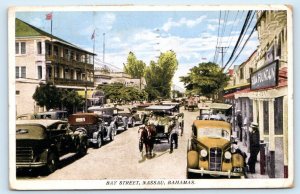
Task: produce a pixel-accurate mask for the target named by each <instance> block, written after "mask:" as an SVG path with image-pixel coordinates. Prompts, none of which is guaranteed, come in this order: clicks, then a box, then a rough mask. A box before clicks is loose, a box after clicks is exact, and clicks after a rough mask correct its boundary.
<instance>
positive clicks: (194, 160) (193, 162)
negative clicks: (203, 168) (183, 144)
mask: <svg viewBox="0 0 300 194" xmlns="http://www.w3.org/2000/svg"><path fill="white" fill-rule="evenodd" d="M198 166H199V154H198V152H196V151H194V150H192V151H189V152H188V153H187V167H188V168H193V169H197V168H198Z"/></svg>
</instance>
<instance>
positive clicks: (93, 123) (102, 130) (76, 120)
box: [68, 113, 115, 148]
mask: <svg viewBox="0 0 300 194" xmlns="http://www.w3.org/2000/svg"><path fill="white" fill-rule="evenodd" d="M68 121H69V124H70V127H71V128H84V129H85V130H86V131H87V138H88V143H89V144H93V145H94V146H95V147H96V148H100V147H101V146H102V144H103V141H112V140H114V135H115V133H114V132H113V130H112V128H107V127H105V123H104V121H103V120H102V119H101V118H100V117H99V115H97V114H95V113H77V114H72V115H70V116H69V118H68Z"/></svg>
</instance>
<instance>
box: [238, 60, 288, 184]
mask: <svg viewBox="0 0 300 194" xmlns="http://www.w3.org/2000/svg"><path fill="white" fill-rule="evenodd" d="M278 66H279V61H273V62H271V63H270V64H268V65H265V66H264V67H263V68H261V69H259V70H257V71H256V72H254V73H253V74H251V85H250V89H251V91H250V92H247V93H238V94H235V99H241V98H249V99H250V101H252V110H253V111H252V112H253V116H252V120H250V121H252V122H255V123H258V125H259V132H260V141H261V152H260V158H261V161H260V163H261V174H268V175H269V177H270V178H287V177H288V140H287V139H288V87H287V67H284V68H281V69H278ZM249 107H250V106H249Z"/></svg>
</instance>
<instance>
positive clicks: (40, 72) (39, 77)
mask: <svg viewBox="0 0 300 194" xmlns="http://www.w3.org/2000/svg"><path fill="white" fill-rule="evenodd" d="M37 73H38V79H42V77H43V72H42V66H37Z"/></svg>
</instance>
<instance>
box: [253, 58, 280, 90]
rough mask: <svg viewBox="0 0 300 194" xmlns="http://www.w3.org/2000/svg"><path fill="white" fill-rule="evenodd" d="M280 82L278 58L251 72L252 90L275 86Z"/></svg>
mask: <svg viewBox="0 0 300 194" xmlns="http://www.w3.org/2000/svg"><path fill="white" fill-rule="evenodd" d="M277 82H278V60H276V61H273V62H271V63H269V64H268V65H266V66H264V67H262V68H261V69H259V70H257V71H255V72H254V73H252V74H251V90H257V89H262V88H269V87H274V86H276V85H277Z"/></svg>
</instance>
